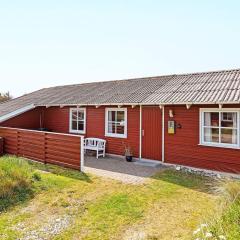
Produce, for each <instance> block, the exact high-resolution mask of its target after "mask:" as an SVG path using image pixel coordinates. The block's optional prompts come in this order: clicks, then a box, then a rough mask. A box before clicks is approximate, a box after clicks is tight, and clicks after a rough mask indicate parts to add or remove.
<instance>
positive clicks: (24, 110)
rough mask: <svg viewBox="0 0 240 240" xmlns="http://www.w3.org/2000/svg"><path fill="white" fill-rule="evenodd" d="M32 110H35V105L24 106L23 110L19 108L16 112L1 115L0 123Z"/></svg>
mask: <svg viewBox="0 0 240 240" xmlns="http://www.w3.org/2000/svg"><path fill="white" fill-rule="evenodd" d="M34 108H35V105H34V104H31V105H27V106H25V107H23V108H20V109H18V110H16V111H13V112H11V113H8V114H6V115H3V116H2V117H0V123H1V122H5V121H7V120H9V119H10V118H13V117H16V116H18V115H20V114H22V113H25V112H27V111H29V110H32V109H34Z"/></svg>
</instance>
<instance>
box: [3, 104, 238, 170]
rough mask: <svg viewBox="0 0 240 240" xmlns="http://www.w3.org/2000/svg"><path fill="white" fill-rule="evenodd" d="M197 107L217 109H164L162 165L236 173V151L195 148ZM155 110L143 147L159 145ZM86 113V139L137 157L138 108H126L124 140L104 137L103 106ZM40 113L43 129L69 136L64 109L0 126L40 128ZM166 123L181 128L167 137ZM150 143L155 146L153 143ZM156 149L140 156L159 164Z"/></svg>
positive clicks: (153, 109) (32, 113)
mask: <svg viewBox="0 0 240 240" xmlns="http://www.w3.org/2000/svg"><path fill="white" fill-rule="evenodd" d="M201 107H203V108H206V107H210V108H218V105H216V106H206V105H202V106H200V105H199V106H192V107H191V108H190V109H186V106H176V105H175V106H166V107H165V148H164V150H165V162H166V163H174V164H180V165H187V166H192V167H198V168H206V169H213V170H220V171H227V172H238V173H239V172H240V149H230V148H219V147H209V146H200V145H199V110H200V108H201ZM224 107H226V108H228V107H229V108H240V105H233V106H230V105H229V106H227V105H225V106H224ZM144 108H145V107H144ZM144 108H143V109H144ZM170 109H171V110H173V112H174V117H173V118H169V114H168V112H169V110H170ZM159 111H160V112H161V110H160V109H159V107H148V113H146V117H147V116H148V117H149V114H150V113H151V114H153V115H154V116H158V117H157V118H158V120H157V121H155V123H157V122H159V125H158V126H156V125H155V127H154V125H151V126H150V127H152V128H154V129H152V130H151V138H150V139H149V140H147V143H146V145H151V144H153V141H155V140H156V138H157V139H158V143H159V145H160V144H161V141H160V135H161V131H160V129H161V127H162V125H161V124H162V122H161V119H160V117H159V116H161V114H160V113H159ZM42 112H44V113H42ZM86 112H87V116H86V121H87V127H86V134H85V136H86V137H99V138H103V139H106V140H107V152H108V153H112V154H118V155H123V153H124V145H125V144H127V145H129V146H131V148H132V149H133V152H134V156H135V157H138V156H139V107H135V108H131V107H128V134H127V135H128V137H127V138H126V139H123V138H114V137H105V107H99V108H95V107H86ZM41 113H42V114H43V115H42V116H43V117H44V125H43V127H45V128H47V129H49V130H51V131H54V132H62V133H69V108H68V107H64V108H59V107H49V108H38V109H34V110H32V111H29V112H26V113H24V114H22V115H20V116H18V117H15V118H12V119H10V120H8V121H6V122H4V123H2V124H1V126H8V127H18V128H26V129H37V128H39V127H40V114H41ZM168 120H175V121H176V123H179V124H181V129H176V133H175V134H174V135H169V134H168V133H167V124H168ZM148 127H149V126H148ZM151 139H152V140H151ZM154 139H155V140H154ZM151 141H152V143H151ZM143 143H144V137H143ZM154 143H156V141H155V142H154ZM159 150H161V146H159V147H157V146H155V147H152V148H151V150H150V153H149V152H148V153H147V154H149V157H148V156H144V157H145V158H149V159H151V158H152V156H154V158H153V159H155V160H159V161H161V154H160V152H161V151H159ZM156 151H158V155H157V154H156ZM143 153H144V151H143Z"/></svg>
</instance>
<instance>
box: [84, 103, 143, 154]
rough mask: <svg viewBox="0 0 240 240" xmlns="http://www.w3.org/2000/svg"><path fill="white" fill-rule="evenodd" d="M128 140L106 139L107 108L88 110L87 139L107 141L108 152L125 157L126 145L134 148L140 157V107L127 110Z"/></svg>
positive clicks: (90, 108) (134, 151) (134, 152)
mask: <svg viewBox="0 0 240 240" xmlns="http://www.w3.org/2000/svg"><path fill="white" fill-rule="evenodd" d="M127 127H128V129H127V138H115V137H105V107H99V108H95V107H88V108H87V131H86V136H87V137H99V138H103V139H106V140H107V149H106V150H107V152H108V153H112V154H118V155H123V154H124V145H128V146H130V147H131V148H132V150H133V154H134V156H135V157H138V156H139V107H135V108H131V107H128V108H127Z"/></svg>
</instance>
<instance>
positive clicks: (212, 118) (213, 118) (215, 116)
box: [204, 112, 219, 127]
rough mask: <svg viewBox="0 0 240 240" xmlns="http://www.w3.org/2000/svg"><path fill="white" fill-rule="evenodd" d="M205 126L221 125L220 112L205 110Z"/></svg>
mask: <svg viewBox="0 0 240 240" xmlns="http://www.w3.org/2000/svg"><path fill="white" fill-rule="evenodd" d="M204 126H209V127H210V126H212V127H218V126H219V113H218V112H205V113H204Z"/></svg>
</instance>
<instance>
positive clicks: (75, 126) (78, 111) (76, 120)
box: [69, 108, 86, 134]
mask: <svg viewBox="0 0 240 240" xmlns="http://www.w3.org/2000/svg"><path fill="white" fill-rule="evenodd" d="M69 119H70V124H69V125H70V129H69V131H70V132H71V133H81V134H85V129H86V109H85V108H71V109H70V118H69Z"/></svg>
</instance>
